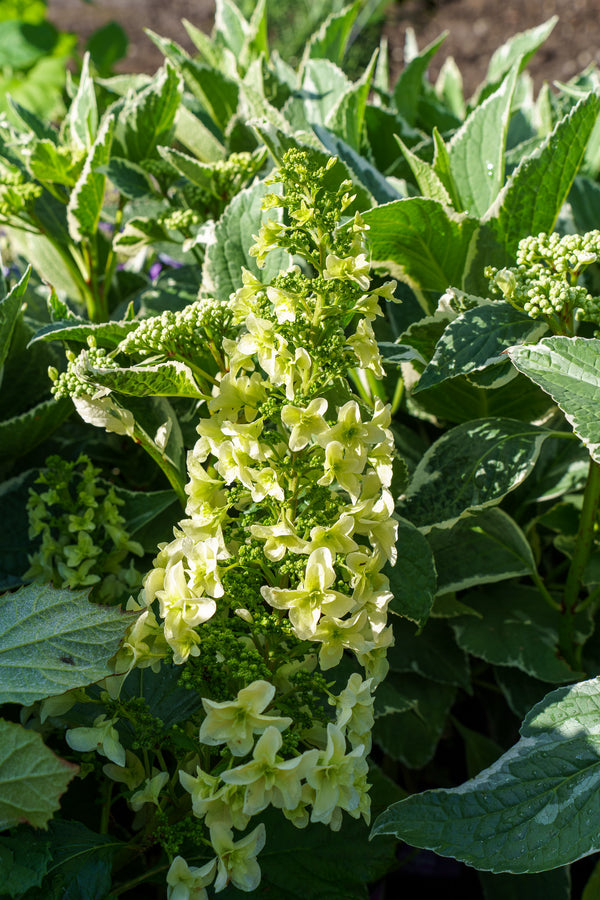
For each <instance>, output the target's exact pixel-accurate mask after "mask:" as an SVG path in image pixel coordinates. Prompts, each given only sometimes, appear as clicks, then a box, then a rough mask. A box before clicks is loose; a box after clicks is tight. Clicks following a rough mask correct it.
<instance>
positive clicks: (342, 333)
mask: <svg viewBox="0 0 600 900" xmlns="http://www.w3.org/2000/svg"><path fill="white" fill-rule="evenodd" d="M335 163H336V160H330V162H329V164H328V165H327V166H325V167H317V166H315V165H313V164H312V163H311V162H310V160H309V158H308V157H307V155H306V154H304V153H302V152H300V151H289V152H288V154H286V157H285V158H284V162H283V164H282V166H281V167H280V169H279V170H277V172H276V173H275V175H274V176H272V179H271V180H272V181H280V182H282V183H283V187H284V192H283V194H282V195H275V194H273V195H270V196H268V197H267V199H266V201H265V208H267V209H275V208H277V207H280V208H282V209H283V210H284V217H282V218H276V219H272V218H270V219H267V220H266V221H265V224H264V225H263V226H262V227H261V229H260V232H259V234H258V236H257V237H256V244H255V245H254V246H253V247H252V248H251V250H250V253H251V254H252V255H253V256H255V257H256V260H257V264H258V266H259V268H261V267H262V266H263V264H264V260H265V258H266V256H267V255H268V253H269V252H270V251H271V250H272V249H275V248H278V249H282V248H283V249H284V250H287V251H288V252H289V253H290V254H292V256H293V257H294V258H295V263H294V264H293V265H291V266H290V267H289V269H287V270H286V271H283V272H280V273H279V274H278V275H277V276H276V277H275V278H274V279H273V280H272V281H271V282H270V283H263V281H261V280H260V279H259V278H258V277H257V276H256V275H255V274H252V273H250V272H248V271H244V273H243V284H242V287H241V288H240V289H239V290H238V291H237V292H236V293H235V294H234V295H232V298H231V301H230V306H229V310H230V319H228V326H229V325H231V323H232V324H233V325H234V326H235V327H236V328H237V333H236V335H235V336H234V337H232V336H231V331H229V332H228V333H227V334H226V335H224V337H223V340H222V342H221V347H220V349H219V352H220V353H221V354H222V356H221V359H222V365H221V367H220V371H219V373H217V375H216V377H215V384H214V387H213V390H212V399H211V400H210V401H209V402H208V403H207V404H206V405H205V407H204V409H205V417H203V418H201V419H200V421H199V423H198V426H197V431H198V440H197V442H196V445H195V447H194V448H193V449H192V450H191V451H190V453H189V455H188V472H189V483H188V485H187V488H186V493H187V497H188V502H187V507H186V518H184V519H183V520H182V521H180V522H179V524H178V526H177V527H176V529H175V532H174V537H173V540H172V541H171V542H170V543H168V544H165V545H163V546H161V548H160V552H159V554H158V556H157V557H156V559H155V562H154V568H153V569H152V571H151V572H150V573H149V574H148V575H147V577H146V579H145V584H144V589H143V591H142V594H141V595H140V598H139V601H138V604H139V606H140V607H141V608H142V609H143V612H142V614H141V615H140V617H139V619H138V622H137V624H136V625H135V626H134V627H133V628H132V629H131V632H130V634H129V636H128V641H127V644H126V647H125V649H124V651H123V657H124V658H125V657H126V656H127V655H128V657H129V660H130V663H129V664H130V665H132V664H134V665H136V666H138V667H140V666H141V667H144V666H154V667H156V665H157V661H158V660H159V659H160V657H161V656H162V657H163V658H169V657H170V658H171V659H172V661H173V662H174V663H175V664H176V665H178V666H182V671H183V674H182V676H181V678H182V681H183V683H185V684H186V686H188V687H190V688H192V689H194V690H195V691H198V692H199V693H200V695H201V697H202V709H201V711H200V714H199V718H198V723H199V728H198V730H197V731H196V733H195V737H194V740H195V744H196V750H195V752H190V753H189V754H188V756H187V757H186V758H185V759H184V760H183V762H182V763H181V765H180V771H179V786H180V789H181V788H183V790H184V792H185V794H186V795H187V798H188V801H187V802H188V803H189V807H188V808H189V809H190V810H191V813H192V814H193V816H195V817H196V818H197V819H198V820H200V821H202V822H204V824H205V826H206V829H207V832H208V837H207V841H208V842H209V843H210V845H211V846H212V848H213V850H214V855H215V858H214V860H212V861H211V862H209V863H207V865H206V866H203V867H201V868H195V867H191V866H188V864H187V863H186V862H185V860H184V859H183V858H182V857H181V856H176V857H175V858H174V859H173V862H172V865H171V868H170V870H169V875H168V879H167V880H168V885H169V897H170V898H172V900H173V898H174V900H188V898H192V897H204V896H206V891H205V888H206V886H207V885H208V884H210V883H212V880H213V878H214V879H216V880H215V881H214V889H215V891H217V892H218V891H220V890H222V889H223V888H224V887H225V886H226V885H227V884H229V883H232V884H233V885H235V886H236V887H237V888H239V889H240V890H244V891H251V890H254V889H255V888H256V886H257V885H258V883H259V881H260V868H259V865H258V862H257V860H256V856H257V854H258V853H259V851H260V850H261V848H262V846H263V845H264V842H265V830H264V826H263V825H259V826H258V827H257V828H254V830H252V831H250V832H249V833H247V834H246V835H245V836H242V837H241V838H240V839H239V840H236V839H235V838H234V833H235V831H236V830H244V829H246V828H247V827H248V825H249V823H250V821H251V819H252V817H253V816H255V815H257V814H258V813H260V812H262V811H263V810H265V809H267V808H268V807H274V808H275V809H279V810H281V811H282V812H283V814H284V815H285V816H286V818H288V819H289V820H290V821H292V822H293V823H294V824H295V825H297V826H298V827H304V826H305V825H306V824H307V823H308V822H322V823H325V824H327V825H329V826H330V827H331V828H332V829H338V828H340V826H341V821H342V814H343V813H344V812H345V813H347V814H349V815H350V816H352V817H355V818H358V817H360V816H362V817H363V818H365V820H367V821H368V818H369V798H368V787H369V785H368V782H367V776H368V766H367V762H366V755H367V753H368V752H369V749H370V745H371V738H370V732H371V727H372V724H373V691H374V689H375V687H376V685H377V683H378V682H379V681H380V680H381V679H382V678H383V677H384V676H385V673H386V670H387V664H386V661H385V656H386V649H387V647H388V646H389V645H390V644H391V642H392V633H391V627H390V626H389V625H388V624H387V621H386V610H387V606H388V604H389V601H390V599H391V596H392V595H391V593H390V590H389V583H388V579H387V578H386V576H385V575H384V574H383V573H382V569H383V566H384V565H385V564H386V563H387V562H388V561H389V562H391V563H393V562H394V560H395V554H396V537H397V525H396V523H395V520H394V518H393V507H394V504H393V499H392V495H391V491H390V485H391V479H392V462H393V439H392V436H391V433H390V431H389V425H390V412H389V408H388V407H387V406H385V405H384V404H383V403H382V402H381V401H380V400H376V401H375V402H374V403H373V404H371V405H370V406H369V405H367V404H366V403H365V402H363V401H361V400H359V398H358V397H357V396H355V395H354V394H353V393H352V391H351V387H350V384H351V383H350V381H349V380H348V373H349V372H356V371H358V372H363V373H367V374H368V377H376V378H379V377H381V375H382V368H381V359H380V356H379V352H378V349H377V343H376V339H375V335H374V333H373V328H372V325H371V321H372V320H373V319H374V318H375V316H377V315H378V314H380V310H379V305H378V300H379V298H384V299H391V298H392V291H393V285H392V284H390V283H387V284H385V285H383V286H382V287H378V288H373V287H372V286H371V280H370V274H369V270H370V266H369V259H368V250H367V244H366V230H367V226H366V225H365V224H364V222H363V221H362V219H361V217H360V215H359V214H358V213H357V214H355V215H354V216H353V217H349V216H348V215H347V213H346V211H347V210H348V208H349V207H350V206H351V204H352V202H353V197H352V195H351V194H350V193H349V190H350V187H351V185H350V184H349V183H348V182H344V183H342V185H341V186H340V187H339V188H338V189H337V190H334V191H329V190H327V189H326V187H325V185H326V182H327V180H328V179H330V177H331V176H332V175H333V173H332V168H333V166H334V165H335ZM345 214H346V218H345V220H344V221H343V220H342V219H343V216H344V215H345ZM286 222H287V223H289V224H286ZM344 654H349V655H350V657H351V658H353V659H354V662H355V668H356V669H357V671H355V672H354V674H352V675H351V676H350V678H349V679H348V680H347V684H346V686H345V687H344V685H343V684H341V685H340V686H339V687H338V688H337V690H338V693H337V694H336V692H335V690H332V688H333V685H334V683H335V668H336V666H337V665H338V663H339V662H340V660H341V659H342V656H343V655H344ZM361 669H362V670H363V674H361V672H360V671H359V670H361ZM327 679H329V680H327ZM340 691H341V692H340ZM327 701H329V703H328V702H327ZM103 734H104V732H103ZM94 737H95V736H94ZM102 740H103V739H102V738H101V737H100V735H99V736H98V742H99V744H100V745H101V746H103V747H104V752H106V750H107V744H106V741H104V744H102ZM111 758H113V759H114V758H115V754H114V753H113V754H112V755H111ZM115 761H116V760H115ZM162 796H163V783H162V782H161V781H159V780H157V778H156V776H154V777H153V778H151V779H149V780H147V782H146V784H145V786H144V787H143V788H142V789H141V790H140V791H138V792H137V794H136V795H135V799H134V800H133V802H134V803H135V804H136V805H141V804H142V803H144V804H146V806H147V805H148V804H150V805H151V804H154V803H160V798H161V797H162Z"/></svg>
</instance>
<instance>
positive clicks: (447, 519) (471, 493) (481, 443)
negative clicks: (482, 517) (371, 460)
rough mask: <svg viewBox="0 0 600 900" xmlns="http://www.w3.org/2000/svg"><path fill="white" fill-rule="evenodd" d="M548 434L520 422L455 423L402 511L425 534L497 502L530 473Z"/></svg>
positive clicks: (432, 451)
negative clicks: (432, 528)
mask: <svg viewBox="0 0 600 900" xmlns="http://www.w3.org/2000/svg"><path fill="white" fill-rule="evenodd" d="M550 433H551V432H549V431H546V430H545V429H543V428H540V427H538V426H537V425H529V424H527V423H525V422H519V421H517V420H516V419H503V418H495V419H476V420H474V421H472V422H465V423H463V424H462V425H457V426H456V428H452V429H451V430H450V431H448V432H446V434H444V435H443V436H442V437H441V438H439V440H437V441H436V442H435V444H433V445H432V446H431V447H430V448H429V450H428V451H427V452H426V453H425V455H424V457H423V459H422V460H421V462H420V463H419V465H418V466H417V468H416V470H415V473H414V475H413V479H412V482H411V484H410V487H409V490H408V492H407V495H406V499H405V500H403V501H402V503H401V504H400V506H399V512H400V513H401V515H403V516H404V517H405V518H407V519H408V520H409V521H411V522H412V523H413V524H414V525H416V526H417V527H419V528H421V529H422V530H423V531H427V530H429V528H431V527H432V526H434V525H438V526H440V527H445V528H450V527H451V526H452V525H453V524H454V523H455V522H457V521H458V520H459V519H460V518H462V516H463V515H464V514H465V513H467V512H469V511H471V510H479V509H484V508H485V507H488V506H493V505H495V504H496V503H499V502H500V500H501V499H502V498H503V497H505V496H506V494H508V493H510V491H513V490H514V489H515V488H516V487H518V485H519V484H521V482H522V481H523V480H524V479H525V478H526V477H527V475H529V473H530V472H531V470H532V469H533V466H534V465H535V462H536V460H537V458H538V455H539V452H540V450H541V447H542V444H543V443H544V441H545V440H546V438H547V437H548V436H549V435H550Z"/></svg>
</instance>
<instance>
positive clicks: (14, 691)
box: [0, 584, 132, 706]
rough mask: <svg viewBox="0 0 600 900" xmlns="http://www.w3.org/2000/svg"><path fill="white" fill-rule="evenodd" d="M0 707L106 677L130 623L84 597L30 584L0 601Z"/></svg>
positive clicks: (117, 612)
mask: <svg viewBox="0 0 600 900" xmlns="http://www.w3.org/2000/svg"><path fill="white" fill-rule="evenodd" d="M0 610H1V616H0V622H1V625H0V672H1V673H2V678H1V688H0V702H2V703H23V704H24V705H26V706H27V705H30V704H31V703H34V702H35V701H36V700H42V699H44V698H45V697H53V696H55V695H57V694H63V693H64V692H65V691H68V690H71V689H72V688H77V687H83V686H84V685H88V684H93V683H94V682H96V681H100V680H101V679H102V678H105V677H106V676H107V675H110V674H111V670H110V668H109V666H108V662H109V660H110V659H111V657H112V656H114V654H115V653H116V652H117V650H118V647H119V643H120V641H121V638H122V637H123V635H124V634H125V631H126V630H127V628H128V627H129V626H130V625H131V623H132V617H131V615H129V614H124V613H123V612H122V611H121V609H119V608H118V607H117V608H114V609H113V608H108V607H102V606H98V605H96V604H93V603H90V602H89V600H88V599H87V592H86V591H68V590H62V589H59V588H54V587H52V586H51V585H40V584H30V585H27V586H26V587H22V588H20V589H19V590H18V591H16V592H15V593H12V594H4V595H3V596H2V597H0Z"/></svg>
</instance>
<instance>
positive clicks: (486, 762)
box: [454, 719, 502, 778]
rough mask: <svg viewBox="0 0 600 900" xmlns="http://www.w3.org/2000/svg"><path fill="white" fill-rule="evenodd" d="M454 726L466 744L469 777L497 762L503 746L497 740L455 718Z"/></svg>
mask: <svg viewBox="0 0 600 900" xmlns="http://www.w3.org/2000/svg"><path fill="white" fill-rule="evenodd" d="M454 727H455V728H456V730H457V731H458V733H459V734H460V736H461V738H462V739H463V742H464V745H465V756H466V763H467V775H468V776H469V778H473V777H474V776H475V775H478V774H479V772H481V770H482V769H487V767H488V766H491V765H492V763H495V762H496V760H497V759H498V757H499V756H502V747H500V745H499V744H497V743H496V741H493V740H492V739H491V738H489V737H486V735H485V734H480V732H479V731H473V730H472V729H471V728H467V727H466V726H465V725H462V724H461V723H460V722H459V721H457V720H456V719H454Z"/></svg>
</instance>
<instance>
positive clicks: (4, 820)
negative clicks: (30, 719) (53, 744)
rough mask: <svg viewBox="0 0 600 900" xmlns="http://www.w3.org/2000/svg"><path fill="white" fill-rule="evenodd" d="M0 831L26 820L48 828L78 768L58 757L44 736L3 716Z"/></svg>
mask: <svg viewBox="0 0 600 900" xmlns="http://www.w3.org/2000/svg"><path fill="white" fill-rule="evenodd" d="M0 744H1V745H2V755H1V756H0V831H3V830H4V829H5V828H12V827H13V826H15V825H20V824H22V823H27V824H29V825H33V826H34V827H35V828H45V827H46V825H47V823H48V820H49V819H50V818H51V816H52V815H53V814H54V813H55V812H56V810H57V809H58V807H59V800H60V797H61V795H62V794H63V793H64V792H65V790H66V788H67V785H68V783H69V782H70V781H71V779H72V778H74V777H75V775H76V774H77V772H78V771H79V769H78V767H77V766H74V765H72V764H71V763H68V762H66V761H65V760H64V759H59V757H57V756H55V755H54V753H52V751H51V750H49V749H48V747H46V746H45V745H44V743H43V741H42V738H41V736H40V735H39V734H38V733H37V732H35V731H28V730H26V729H25V728H23V727H22V726H21V725H15V724H14V723H13V722H4V721H3V720H1V719H0Z"/></svg>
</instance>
